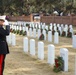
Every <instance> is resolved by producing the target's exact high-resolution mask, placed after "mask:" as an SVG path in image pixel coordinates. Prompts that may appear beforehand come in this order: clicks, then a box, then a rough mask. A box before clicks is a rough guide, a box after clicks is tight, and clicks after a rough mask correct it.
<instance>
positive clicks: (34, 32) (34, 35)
mask: <svg viewBox="0 0 76 75" xmlns="http://www.w3.org/2000/svg"><path fill="white" fill-rule="evenodd" d="M33 37H34V38H36V29H33Z"/></svg>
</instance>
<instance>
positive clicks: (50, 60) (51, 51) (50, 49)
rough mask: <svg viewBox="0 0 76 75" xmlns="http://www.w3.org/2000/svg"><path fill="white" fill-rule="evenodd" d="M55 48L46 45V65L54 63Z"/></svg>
mask: <svg viewBox="0 0 76 75" xmlns="http://www.w3.org/2000/svg"><path fill="white" fill-rule="evenodd" d="M54 60H55V46H54V45H52V44H50V45H48V63H49V64H51V65H53V64H54V63H55V61H54Z"/></svg>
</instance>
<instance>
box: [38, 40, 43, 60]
mask: <svg viewBox="0 0 76 75" xmlns="http://www.w3.org/2000/svg"><path fill="white" fill-rule="evenodd" d="M38 58H39V59H41V60H44V43H43V42H41V41H40V42H38Z"/></svg>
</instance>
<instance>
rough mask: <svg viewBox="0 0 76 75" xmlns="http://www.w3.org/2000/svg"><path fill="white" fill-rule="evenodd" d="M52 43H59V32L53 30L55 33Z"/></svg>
mask: <svg viewBox="0 0 76 75" xmlns="http://www.w3.org/2000/svg"><path fill="white" fill-rule="evenodd" d="M54 43H55V44H58V43H59V33H58V32H55V34H54Z"/></svg>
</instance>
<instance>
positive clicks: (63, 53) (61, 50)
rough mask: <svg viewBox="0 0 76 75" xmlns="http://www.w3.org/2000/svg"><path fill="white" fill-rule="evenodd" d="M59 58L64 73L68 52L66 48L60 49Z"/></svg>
mask: <svg viewBox="0 0 76 75" xmlns="http://www.w3.org/2000/svg"><path fill="white" fill-rule="evenodd" d="M60 56H61V57H62V58H63V60H64V71H68V50H67V49H66V48H61V49H60Z"/></svg>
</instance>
